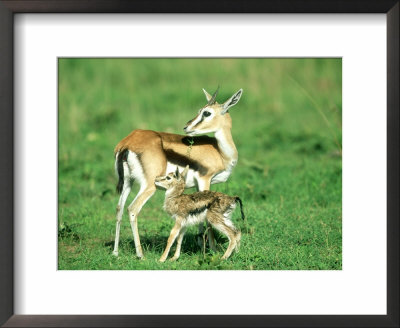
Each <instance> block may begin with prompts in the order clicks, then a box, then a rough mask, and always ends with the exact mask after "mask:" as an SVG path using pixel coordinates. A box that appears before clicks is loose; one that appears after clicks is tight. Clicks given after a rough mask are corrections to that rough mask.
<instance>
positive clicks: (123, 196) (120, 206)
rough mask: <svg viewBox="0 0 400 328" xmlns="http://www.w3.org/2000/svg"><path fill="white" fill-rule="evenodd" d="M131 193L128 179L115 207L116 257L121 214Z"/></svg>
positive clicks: (114, 252) (114, 253)
mask: <svg viewBox="0 0 400 328" xmlns="http://www.w3.org/2000/svg"><path fill="white" fill-rule="evenodd" d="M130 192H131V181H130V179H129V178H127V179H125V180H124V186H123V188H122V192H121V196H120V197H119V201H118V205H117V223H116V227H115V241H114V250H113V255H115V256H118V244H119V232H120V230H121V221H122V214H123V212H124V207H125V202H126V199H127V198H128V195H129V193H130Z"/></svg>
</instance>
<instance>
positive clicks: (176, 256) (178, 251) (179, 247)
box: [171, 228, 186, 261]
mask: <svg viewBox="0 0 400 328" xmlns="http://www.w3.org/2000/svg"><path fill="white" fill-rule="evenodd" d="M185 231H186V229H185V228H182V229H181V231H180V232H179V235H178V240H177V241H176V250H175V254H174V256H173V257H172V258H171V261H176V260H177V259H178V258H179V255H180V254H181V246H182V240H183V236H184V235H185Z"/></svg>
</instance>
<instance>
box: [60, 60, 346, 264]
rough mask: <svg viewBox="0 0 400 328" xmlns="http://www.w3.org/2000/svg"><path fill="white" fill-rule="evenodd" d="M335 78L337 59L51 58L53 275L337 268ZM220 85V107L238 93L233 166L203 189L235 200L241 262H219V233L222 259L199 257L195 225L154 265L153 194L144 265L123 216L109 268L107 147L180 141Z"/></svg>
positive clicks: (161, 237)
mask: <svg viewBox="0 0 400 328" xmlns="http://www.w3.org/2000/svg"><path fill="white" fill-rule="evenodd" d="M341 72H342V63H341V60H340V59H60V60H59V171H58V174H59V175H58V178H59V179H58V185H59V189H58V190H59V194H58V199H59V209H58V222H59V233H58V235H59V243H58V247H59V248H58V266H59V269H61V270H80V269H84V270H92V269H101V270H110V269H118V270H132V269H143V270H159V269H169V270H170V269H178V270H197V269H202V270H208V269H225V270H253V269H254V270H315V269H321V270H340V269H341V268H342V210H341V208H342V158H341V143H342V141H341V136H342V134H341V117H342V113H341V112H342V100H341V99H342V98H341V97H342V96H341V89H342V85H341V83H342V82H341V81H342V75H341V74H342V73H341ZM219 84H220V85H221V89H220V93H219V96H218V98H217V100H218V101H219V102H222V101H224V100H226V99H227V98H228V97H230V96H231V95H232V94H233V93H234V92H236V91H237V90H238V89H239V88H243V90H244V92H243V96H242V98H241V100H240V102H239V103H238V104H237V105H236V106H235V107H234V108H232V110H231V111H230V112H231V116H232V119H233V129H232V134H233V138H234V141H235V143H236V146H237V148H238V151H239V161H238V164H237V166H236V168H235V170H234V172H233V174H232V175H231V177H230V178H229V180H228V181H227V182H226V183H224V184H219V185H213V186H212V190H218V191H221V192H224V193H228V194H231V195H239V196H240V197H241V198H242V199H243V202H244V207H245V213H246V216H247V221H244V222H243V221H242V220H241V219H240V211H238V210H237V211H236V213H235V214H234V217H233V221H234V223H235V224H236V226H237V227H239V228H240V229H241V230H242V241H241V248H240V251H239V253H233V255H232V256H231V258H229V259H228V260H227V261H220V260H219V258H220V257H221V256H222V254H223V252H224V250H225V249H226V247H227V240H226V239H225V237H224V236H222V235H219V234H218V233H217V232H216V237H217V242H218V247H219V252H218V253H212V252H211V251H209V250H208V249H206V250H205V252H203V249H201V248H200V247H199V246H198V245H197V242H196V234H197V227H193V228H190V229H189V230H188V232H187V234H186V235H185V238H184V241H183V246H182V253H181V257H180V259H179V260H178V261H177V262H168V261H167V262H165V263H158V262H157V260H158V258H159V257H160V256H161V253H162V251H163V249H164V247H165V245H166V241H167V238H168V235H169V232H170V229H171V228H172V226H173V224H174V222H173V220H172V219H171V218H169V217H168V215H167V214H166V213H165V212H163V210H162V203H163V199H164V193H163V192H162V191H157V192H156V194H155V195H154V196H153V198H151V199H150V200H149V201H148V202H147V204H146V205H145V206H144V208H143V210H142V212H141V213H140V216H139V219H138V220H139V221H138V222H139V233H140V237H141V242H142V246H143V250H144V252H145V257H146V258H145V259H144V260H138V259H137V258H136V256H135V252H134V247H133V239H132V234H131V230H130V225H129V220H128V218H127V215H126V211H125V212H124V217H123V222H122V226H121V242H120V252H119V253H120V255H119V257H118V258H115V257H114V256H112V254H111V253H112V247H113V241H114V234H115V208H116V204H117V202H118V195H117V194H116V192H115V183H116V180H117V179H116V176H115V173H114V156H113V149H114V146H115V145H116V144H117V143H118V141H119V140H120V139H121V138H123V137H125V136H126V135H127V134H129V133H130V132H131V131H132V130H133V129H137V128H141V129H151V130H159V131H167V132H174V133H182V132H183V131H182V128H183V126H184V124H185V123H186V122H187V121H188V120H189V119H192V118H193V117H194V116H195V114H196V113H197V110H198V109H199V108H201V107H202V106H204V105H205V103H206V101H205V98H204V95H203V92H202V90H201V89H202V88H206V89H207V90H208V91H209V92H213V91H214V90H215V88H216V87H217V86H218V85H219ZM137 190H138V188H137V186H136V187H135V188H134V189H133V192H132V193H131V195H130V197H129V198H128V202H127V204H129V203H130V202H131V201H132V199H133V197H134V196H135V194H136V191H137ZM193 191H194V190H193V189H192V190H188V192H193ZM174 248H175V247H174V246H173V248H172V249H171V252H170V255H172V252H173V251H174Z"/></svg>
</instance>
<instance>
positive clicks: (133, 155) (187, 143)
mask: <svg viewBox="0 0 400 328" xmlns="http://www.w3.org/2000/svg"><path fill="white" fill-rule="evenodd" d="M203 91H204V94H205V95H206V98H207V101H208V102H207V104H206V105H205V106H204V107H203V108H201V109H200V110H199V112H198V114H197V115H196V117H194V118H193V119H192V120H190V121H189V122H187V124H186V126H185V128H184V131H185V133H186V136H185V135H179V134H172V133H166V132H156V131H151V130H134V131H132V132H131V133H130V134H129V135H128V136H127V137H125V138H124V139H122V140H121V141H120V142H119V143H118V144H117V146H116V147H115V169H116V171H117V174H118V178H119V180H118V185H117V191H118V192H119V193H120V194H121V196H120V198H119V201H118V205H117V223H116V233H115V244H114V251H113V254H114V255H116V256H118V243H119V233H120V227H121V219H122V213H123V210H124V206H125V202H126V199H127V197H128V195H129V193H130V191H131V187H132V183H133V181H136V182H138V183H139V185H140V189H139V192H138V193H137V195H136V197H135V199H134V200H133V201H132V203H131V204H130V205H129V206H128V214H129V221H130V224H131V228H132V233H133V239H134V242H135V249H136V255H137V256H138V257H139V258H142V257H143V251H142V247H141V245H140V238H139V232H138V221H137V219H138V215H139V213H140V210H141V209H142V207H143V205H144V204H145V203H146V202H147V201H148V200H149V198H150V197H151V196H152V195H153V194H154V192H155V191H156V187H155V185H154V181H155V178H156V177H157V176H160V175H166V174H167V173H168V172H172V171H175V169H176V167H177V166H178V167H179V169H180V171H183V169H184V168H185V167H186V165H189V171H188V173H187V175H186V180H185V183H186V188H191V187H197V188H198V190H199V191H203V190H209V189H210V185H211V184H214V183H220V182H225V181H226V180H227V179H228V177H229V176H230V174H231V173H232V169H233V168H234V167H235V165H236V163H237V159H238V152H237V150H236V147H235V144H234V142H233V139H232V134H231V129H232V120H231V116H230V114H229V112H228V111H229V109H230V108H231V107H232V106H234V105H236V104H237V102H238V101H239V99H240V97H241V95H242V92H243V90H242V89H240V90H239V91H237V92H236V93H235V94H234V95H233V96H232V97H230V98H229V99H228V100H227V101H225V102H224V103H222V104H219V103H217V101H216V97H217V93H218V89H217V91H215V93H214V94H213V95H212V96H211V95H210V94H209V93H208V92H207V91H205V90H204V89H203ZM205 133H214V136H215V137H214V138H212V137H208V136H198V135H201V134H205ZM208 239H209V243H210V247H211V248H213V249H215V241H214V238H213V234H212V232H211V229H208Z"/></svg>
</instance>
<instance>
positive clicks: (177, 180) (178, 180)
mask: <svg viewBox="0 0 400 328" xmlns="http://www.w3.org/2000/svg"><path fill="white" fill-rule="evenodd" d="M188 171H189V165H187V166H186V167H185V169H184V170H183V171H182V173H179V169H178V167H176V171H175V172H170V173H168V174H167V175H162V176H158V177H156V179H155V181H154V183H155V185H156V186H157V187H162V188H165V189H167V190H168V189H171V188H173V187H175V186H178V185H179V186H180V185H183V188H184V187H185V178H186V174H187V173H188Z"/></svg>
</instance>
